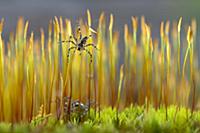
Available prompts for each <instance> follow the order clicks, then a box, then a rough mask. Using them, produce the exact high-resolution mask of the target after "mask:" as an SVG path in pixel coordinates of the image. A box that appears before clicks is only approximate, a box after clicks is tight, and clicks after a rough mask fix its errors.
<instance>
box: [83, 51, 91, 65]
mask: <svg viewBox="0 0 200 133" xmlns="http://www.w3.org/2000/svg"><path fill="white" fill-rule="evenodd" d="M84 50H85V51H86V52H87V53H88V54H89V55H90V63H92V54H91V53H90V51H89V50H87V49H84Z"/></svg>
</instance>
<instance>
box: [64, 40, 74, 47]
mask: <svg viewBox="0 0 200 133" xmlns="http://www.w3.org/2000/svg"><path fill="white" fill-rule="evenodd" d="M65 42H66V43H72V44H74V45H75V46H76V43H75V42H74V41H72V40H68V41H61V43H65Z"/></svg>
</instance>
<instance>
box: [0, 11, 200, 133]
mask: <svg viewBox="0 0 200 133" xmlns="http://www.w3.org/2000/svg"><path fill="white" fill-rule="evenodd" d="M105 16H106V15H105V13H102V14H101V15H100V17H99V21H98V25H97V26H96V27H95V26H94V25H93V23H92V20H93V19H92V14H91V13H90V11H89V10H87V21H85V19H79V20H78V24H77V25H76V26H74V27H72V24H73V23H74V22H72V21H71V20H69V19H67V18H63V17H54V18H53V19H51V20H50V22H49V24H48V30H47V31H46V30H44V29H43V28H41V29H40V36H39V37H36V35H35V32H34V31H32V32H30V33H29V32H28V31H31V29H30V27H29V26H30V23H29V21H27V20H24V19H23V18H22V17H20V18H19V20H18V23H17V27H16V32H11V33H10V34H9V36H8V38H9V39H7V40H6V39H4V25H5V24H6V22H5V21H4V19H1V21H0V112H1V113H0V121H1V122H5V123H12V124H13V123H31V125H32V126H37V125H43V126H45V125H48V124H50V123H51V122H55V121H58V123H57V124H60V125H62V124H69V123H71V124H72V125H76V124H77V125H79V124H80V123H82V124H83V127H82V129H84V128H86V129H87V126H91V125H93V127H94V130H96V129H98V128H99V127H98V124H99V123H101V124H102V127H103V128H105V130H106V127H107V126H110V128H112V127H113V129H112V131H115V127H116V128H117V129H118V130H122V131H123V130H124V131H128V130H129V129H130V130H132V131H141V132H142V131H146V130H147V129H148V130H151V131H152V132H153V131H154V129H153V128H151V127H150V126H149V124H150V125H151V124H152V125H153V126H154V127H155V129H158V130H162V131H163V130H164V129H166V130H168V127H164V126H163V125H162V124H166V125H168V126H169V130H170V131H174V130H176V129H177V130H178V131H194V130H195V131H196V132H198V131H199V124H196V123H198V122H200V119H199V116H200V115H199V110H198V108H199V107H198V105H199V97H198V87H199V85H200V83H199V82H198V80H199V72H200V71H199V67H198V65H197V64H198V54H197V52H198V51H197V49H195V48H196V47H197V41H196V37H197V25H196V21H195V20H192V21H191V23H189V24H187V25H189V26H187V31H185V30H184V29H183V26H182V25H183V23H182V22H183V20H184V18H182V17H180V18H179V19H178V20H176V22H174V23H172V22H170V21H163V22H161V23H160V35H159V36H155V37H152V36H153V35H152V30H153V28H152V27H151V25H150V24H149V23H147V22H146V20H145V17H144V16H142V17H136V16H133V17H132V18H131V19H130V20H131V22H132V23H131V26H129V25H128V24H124V25H123V26H124V32H123V33H120V34H119V31H116V30H115V29H116V28H115V16H114V15H113V14H110V17H109V18H107V17H105ZM107 19H108V21H106V20H107ZM107 22H108V24H107ZM73 25H74V24H73ZM107 25H108V26H107ZM181 35H182V36H181ZM121 40H124V42H123V43H119V42H121ZM66 99H67V100H66ZM116 114H117V115H116ZM151 115H152V116H151ZM108 118H110V119H111V120H109V119H108ZM116 120H117V122H116ZM184 122H186V124H188V123H189V124H188V125H190V126H188V128H187V129H184V128H183V127H181V126H180V125H182V124H184ZM116 123H117V124H116ZM131 123H132V126H131ZM141 123H143V124H141ZM174 123H175V124H177V125H176V126H177V127H176V126H173V124H174ZM178 125H179V126H178ZM1 126H2V125H1V124H0V127H1ZM84 126H85V127H84ZM141 126H142V127H141ZM60 128H62V126H60ZM86 129H85V130H86ZM60 130H61V129H60Z"/></svg>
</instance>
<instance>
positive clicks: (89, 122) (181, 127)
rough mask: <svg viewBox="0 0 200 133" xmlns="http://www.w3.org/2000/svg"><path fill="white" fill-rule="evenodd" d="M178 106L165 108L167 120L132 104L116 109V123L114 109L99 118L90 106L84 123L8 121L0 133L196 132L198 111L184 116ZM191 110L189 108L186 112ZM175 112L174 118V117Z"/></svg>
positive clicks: (162, 113)
mask: <svg viewBox="0 0 200 133" xmlns="http://www.w3.org/2000/svg"><path fill="white" fill-rule="evenodd" d="M176 111H177V107H176V106H170V107H169V108H168V119H167V120H166V117H165V108H164V107H161V108H160V109H158V110H155V109H154V108H153V107H150V108H149V110H148V111H147V110H146V109H145V108H144V107H143V106H141V107H140V106H133V105H131V106H130V107H128V108H125V109H123V110H121V111H120V112H119V122H118V123H116V109H112V108H111V107H108V108H105V109H103V110H102V111H101V117H100V118H99V117H98V116H96V115H95V112H94V110H93V109H91V112H90V116H87V118H86V119H85V120H84V121H83V122H81V123H80V122H78V121H77V119H75V118H74V119H73V120H71V121H69V122H67V123H64V122H63V121H62V120H56V118H54V117H53V116H51V117H50V118H49V119H48V122H47V123H46V124H45V125H41V124H40V125H36V126H33V125H32V124H29V123H21V124H14V125H11V124H9V123H1V124H0V132H5V133H6V132H7V133H8V132H10V131H13V132H14V133H15V132H16V133H17V132H22V133H26V132H30V131H32V132H44V133H47V132H56V133H64V132H66V131H68V132H75V133H76V132H82V133H88V132H89V133H92V132H106V133H112V132H144V133H177V132H179V133H183V132H184V133H190V132H194V133H198V132H199V131H200V112H194V114H193V115H192V116H191V117H188V118H187V113H186V111H187V109H186V108H184V107H180V108H179V109H178V112H177V114H176ZM190 113H191V111H190V110H188V114H190ZM175 115H176V118H175Z"/></svg>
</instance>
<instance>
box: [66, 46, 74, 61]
mask: <svg viewBox="0 0 200 133" xmlns="http://www.w3.org/2000/svg"><path fill="white" fill-rule="evenodd" d="M75 48H76V47H70V48H69V49H68V53H67V62H69V54H70V51H71V50H72V49H75ZM75 51H76V49H75V50H74V52H73V54H74V53H75Z"/></svg>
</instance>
